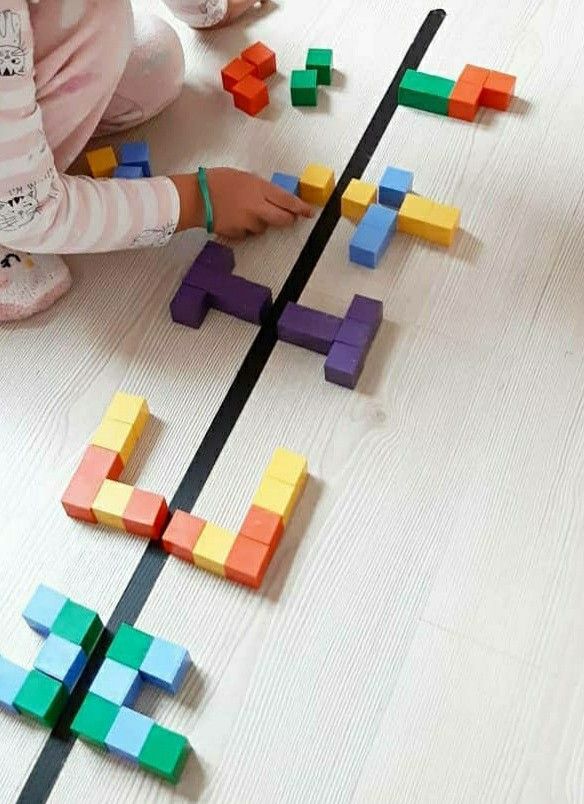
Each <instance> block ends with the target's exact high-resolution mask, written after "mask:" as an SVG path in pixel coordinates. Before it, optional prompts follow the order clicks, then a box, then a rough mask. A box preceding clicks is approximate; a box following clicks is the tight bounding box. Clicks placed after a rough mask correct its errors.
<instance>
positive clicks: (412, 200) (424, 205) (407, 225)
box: [397, 193, 434, 237]
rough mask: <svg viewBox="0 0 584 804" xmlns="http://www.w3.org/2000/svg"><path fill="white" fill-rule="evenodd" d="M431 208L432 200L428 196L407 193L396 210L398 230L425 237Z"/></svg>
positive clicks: (432, 205) (432, 206)
mask: <svg viewBox="0 0 584 804" xmlns="http://www.w3.org/2000/svg"><path fill="white" fill-rule="evenodd" d="M433 208H434V202H433V201H432V200H431V199H430V198H423V197H422V196H420V195H413V194H412V193H408V194H407V195H406V197H405V201H404V202H403V204H402V205H401V207H400V209H399V212H398V216H397V229H398V232H406V234H411V235H415V236H417V237H425V236H426V226H427V224H428V223H429V221H430V217H431V215H432V211H433Z"/></svg>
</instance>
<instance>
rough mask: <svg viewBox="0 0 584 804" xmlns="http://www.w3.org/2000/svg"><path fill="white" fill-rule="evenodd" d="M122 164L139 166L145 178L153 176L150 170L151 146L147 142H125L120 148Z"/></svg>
mask: <svg viewBox="0 0 584 804" xmlns="http://www.w3.org/2000/svg"><path fill="white" fill-rule="evenodd" d="M120 164H121V165H137V166H138V167H141V168H142V172H143V173H144V175H145V176H148V177H150V176H152V171H151V170H150V146H149V145H148V143H147V142H124V143H123V144H122V145H121V146H120Z"/></svg>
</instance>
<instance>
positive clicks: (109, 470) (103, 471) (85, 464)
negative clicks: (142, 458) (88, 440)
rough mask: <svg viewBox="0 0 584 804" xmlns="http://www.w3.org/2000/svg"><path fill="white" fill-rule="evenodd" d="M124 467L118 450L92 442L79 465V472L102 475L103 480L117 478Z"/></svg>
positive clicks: (95, 475) (92, 475)
mask: <svg viewBox="0 0 584 804" xmlns="http://www.w3.org/2000/svg"><path fill="white" fill-rule="evenodd" d="M123 469H124V463H123V461H122V459H121V457H120V454H119V453H118V452H114V451H113V450H112V449H105V448H104V447H95V446H94V445H93V444H90V445H89V446H88V447H87V449H86V450H85V453H84V454H83V458H82V459H81V463H80V464H79V466H78V467H77V473H78V474H82V475H89V476H90V477H100V478H101V479H102V480H105V479H106V478H108V479H109V480H117V479H118V478H119V476H120V475H121V474H122V471H123Z"/></svg>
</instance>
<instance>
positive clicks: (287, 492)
mask: <svg viewBox="0 0 584 804" xmlns="http://www.w3.org/2000/svg"><path fill="white" fill-rule="evenodd" d="M305 483H306V475H304V476H303V477H302V478H300V480H299V481H298V483H297V484H296V485H294V486H292V485H291V484H290V483H283V482H282V481H281V480H277V479H276V478H275V477H270V476H269V475H267V474H266V475H264V476H263V478H262V480H261V483H260V485H259V487H258V490H257V491H256V493H255V496H254V498H253V500H252V505H258V506H259V507H260V508H265V509H266V510H268V511H272V512H273V513H274V514H279V515H280V516H281V517H282V519H283V520H284V524H285V525H287V524H288V521H289V519H290V517H291V516H292V512H293V511H294V508H295V507H296V503H297V502H298V498H299V497H300V495H301V493H302V490H303V489H304V485H305Z"/></svg>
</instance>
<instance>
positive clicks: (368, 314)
mask: <svg viewBox="0 0 584 804" xmlns="http://www.w3.org/2000/svg"><path fill="white" fill-rule="evenodd" d="M347 318H351V319H353V321H361V322H362V323H363V324H372V325H373V326H374V327H375V331H377V329H378V327H379V325H380V324H381V322H382V321H383V302H382V301H380V300H379V299H370V298H369V297H368V296H359V295H356V296H353V301H352V302H351V304H350V306H349V309H348V310H347V315H346V316H345V320H346V319H347Z"/></svg>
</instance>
